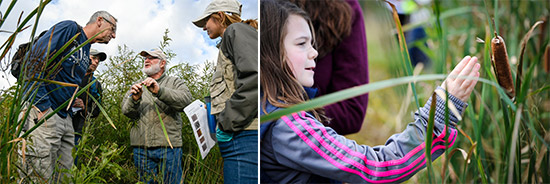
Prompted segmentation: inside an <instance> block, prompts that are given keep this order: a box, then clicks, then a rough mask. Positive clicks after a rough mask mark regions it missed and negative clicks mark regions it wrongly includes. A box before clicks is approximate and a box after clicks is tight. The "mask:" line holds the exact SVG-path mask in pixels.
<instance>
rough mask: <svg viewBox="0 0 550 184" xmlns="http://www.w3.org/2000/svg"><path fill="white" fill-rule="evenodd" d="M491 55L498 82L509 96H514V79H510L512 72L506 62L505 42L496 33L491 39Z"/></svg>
mask: <svg viewBox="0 0 550 184" xmlns="http://www.w3.org/2000/svg"><path fill="white" fill-rule="evenodd" d="M491 49H492V53H493V54H492V56H491V60H492V62H493V66H494V67H495V73H496V75H497V80H498V84H500V86H502V87H503V88H504V89H505V90H506V93H507V94H508V96H509V97H510V98H513V97H514V96H516V93H515V91H514V81H512V72H511V71H510V64H509V63H508V53H507V52H506V44H505V43H504V39H502V37H500V36H498V35H496V36H495V37H494V38H493V39H492V40H491Z"/></svg>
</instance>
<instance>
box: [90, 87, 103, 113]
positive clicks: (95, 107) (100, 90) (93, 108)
mask: <svg viewBox="0 0 550 184" xmlns="http://www.w3.org/2000/svg"><path fill="white" fill-rule="evenodd" d="M95 85H96V88H97V96H94V98H95V99H96V100H97V101H98V102H99V103H101V97H102V96H103V88H102V87H101V83H100V82H99V80H97V79H96V83H95ZM90 100H91V99H90ZM91 102H92V103H90V105H91V106H89V107H88V110H89V111H88V113H91V114H92V118H95V117H97V116H99V113H100V112H101V110H100V109H99V106H98V104H96V103H95V102H93V101H91Z"/></svg>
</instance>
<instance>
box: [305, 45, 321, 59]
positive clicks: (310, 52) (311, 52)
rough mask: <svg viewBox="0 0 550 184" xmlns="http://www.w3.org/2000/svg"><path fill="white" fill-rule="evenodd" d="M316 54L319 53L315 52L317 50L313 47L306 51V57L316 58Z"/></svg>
mask: <svg viewBox="0 0 550 184" xmlns="http://www.w3.org/2000/svg"><path fill="white" fill-rule="evenodd" d="M318 55H319V52H317V50H315V49H314V48H313V47H311V51H309V53H308V58H309V59H315V58H317V56H318Z"/></svg>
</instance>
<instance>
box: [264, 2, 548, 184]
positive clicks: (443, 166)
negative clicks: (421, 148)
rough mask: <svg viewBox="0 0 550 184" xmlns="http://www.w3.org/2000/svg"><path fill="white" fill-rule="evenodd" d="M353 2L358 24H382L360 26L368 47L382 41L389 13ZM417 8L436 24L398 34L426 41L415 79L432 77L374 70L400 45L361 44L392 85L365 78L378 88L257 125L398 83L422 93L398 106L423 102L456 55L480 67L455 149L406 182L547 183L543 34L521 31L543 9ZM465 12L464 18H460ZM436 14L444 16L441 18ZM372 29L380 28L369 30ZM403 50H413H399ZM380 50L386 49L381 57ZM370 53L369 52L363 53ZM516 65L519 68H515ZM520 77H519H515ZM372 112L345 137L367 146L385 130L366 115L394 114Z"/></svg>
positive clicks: (322, 100) (495, 5)
mask: <svg viewBox="0 0 550 184" xmlns="http://www.w3.org/2000/svg"><path fill="white" fill-rule="evenodd" d="M361 3H362V5H363V11H364V12H365V14H366V19H365V20H367V21H369V20H382V21H378V22H376V21H374V23H376V25H373V24H370V25H369V23H373V22H368V23H367V24H366V25H367V27H366V28H367V34H369V32H375V33H378V35H376V34H374V35H375V36H372V35H369V36H367V38H369V42H371V41H373V40H374V41H375V42H376V39H377V38H388V36H387V35H386V34H387V33H388V32H389V31H388V30H382V31H380V29H382V28H387V25H394V24H395V22H396V21H394V20H392V19H391V17H393V14H392V13H391V12H390V11H380V10H379V9H386V7H385V5H384V4H385V2H383V1H377V2H371V1H366V2H361ZM425 8H429V9H430V10H432V11H433V12H434V13H433V14H432V16H435V17H436V18H432V19H429V20H431V21H426V22H423V23H421V24H412V25H403V28H406V29H411V28H413V27H417V26H424V27H425V28H426V32H427V34H428V38H427V39H425V40H423V41H426V42H427V43H428V47H427V48H426V49H423V51H424V52H426V54H427V55H428V56H429V57H430V59H431V61H432V62H433V65H432V66H433V67H432V68H428V69H426V70H424V71H423V72H424V73H432V72H435V73H436V74H428V75H426V74H423V75H419V76H417V77H411V76H409V74H408V73H407V72H405V73H404V74H403V73H399V72H395V71H396V70H403V69H404V68H405V69H406V68H408V66H407V65H409V64H408V63H403V62H402V61H403V60H402V59H400V58H397V59H391V57H386V58H390V62H389V64H386V65H382V64H380V63H382V62H385V63H388V62H387V61H377V60H376V59H380V58H383V57H382V56H380V55H383V56H385V55H399V54H400V53H401V52H403V47H402V46H403V43H399V42H398V41H397V39H395V38H394V40H393V41H392V40H388V39H386V40H383V41H381V42H380V43H382V44H384V42H389V44H387V45H374V46H371V44H370V43H369V59H370V60H369V62H370V65H371V66H372V65H376V66H380V67H384V68H383V69H385V70H386V71H387V72H388V73H392V74H394V75H393V78H392V79H386V78H377V77H376V76H374V77H373V75H371V77H372V78H371V79H373V80H376V79H378V80H380V81H376V82H372V83H370V84H367V85H363V86H359V87H355V88H353V89H348V90H344V91H340V92H336V93H333V94H328V95H325V96H323V97H319V98H317V99H314V100H311V101H309V102H306V103H302V104H297V105H295V106H293V107H289V108H287V109H284V110H281V111H277V112H274V113H272V114H269V115H267V116H263V117H261V120H262V121H267V120H271V119H277V118H279V117H280V116H282V115H284V114H288V113H291V112H297V111H301V110H308V109H313V108H315V107H322V106H325V105H328V104H331V103H334V102H337V101H339V100H343V99H347V98H351V97H353V96H357V95H361V94H364V93H371V94H370V95H369V96H370V97H371V99H372V98H373V97H374V98H376V96H380V95H376V94H377V91H378V90H384V91H386V92H387V91H388V90H385V89H386V88H395V87H397V86H404V85H402V84H406V83H409V82H416V84H417V86H422V87H419V88H417V89H416V90H418V100H415V101H414V102H413V101H407V102H408V103H407V104H406V106H409V104H416V103H424V102H425V101H424V99H427V98H428V97H429V96H431V95H432V94H433V93H432V91H433V87H430V86H434V84H435V85H437V84H438V83H439V82H440V81H441V79H443V78H444V77H445V73H446V71H450V69H452V68H453V67H454V66H455V65H456V64H457V62H458V61H459V58H462V57H463V56H464V55H474V56H477V57H478V58H480V62H481V65H482V70H481V71H480V73H481V76H480V82H479V83H478V85H477V86H476V88H475V90H474V92H473V93H472V96H471V98H470V100H469V101H468V104H469V106H468V108H467V109H466V111H465V114H464V116H463V120H462V121H461V122H460V123H459V125H458V127H457V128H458V129H459V132H461V134H460V135H459V137H458V138H457V141H456V143H455V146H454V147H453V148H451V149H450V150H448V152H447V153H446V154H445V155H444V156H442V158H441V159H440V160H444V161H435V162H434V163H433V170H434V171H435V172H436V173H439V174H435V175H434V174H432V172H431V171H429V170H431V169H430V167H432V166H428V169H425V170H423V171H421V172H419V173H418V174H417V175H416V176H415V177H413V178H412V179H411V180H410V181H411V182H412V183H418V182H420V183H428V182H430V183H472V182H473V183H505V182H508V183H549V182H550V164H549V163H550V154H549V152H548V149H549V148H550V146H549V145H550V133H549V132H550V124H549V123H548V122H550V91H549V89H550V87H549V85H548V83H547V81H548V80H549V74H548V73H546V72H545V71H544V70H543V67H542V66H543V64H544V63H543V62H542V59H543V56H544V55H543V54H544V52H545V49H546V47H547V46H548V42H549V38H548V36H547V35H548V33H547V31H546V32H543V31H542V30H549V29H548V24H540V25H538V26H539V27H538V28H534V29H533V31H532V34H531V35H529V33H528V32H529V30H530V28H531V27H534V25H535V23H536V22H537V21H539V20H541V19H542V18H541V17H548V15H549V14H550V13H549V10H550V2H547V1H497V0H495V1H486V2H483V1H437V0H436V1H434V2H432V4H431V5H430V6H427V7H425ZM465 8H466V9H469V11H463V9H465ZM372 12H376V13H372ZM457 12H458V13H457ZM438 15H439V16H438ZM442 15H450V16H445V17H443V16H442ZM492 18H494V20H495V26H494V28H493V26H492V25H491V24H492V23H491V22H492V21H491V19H492ZM546 20H548V19H546ZM472 25H474V26H472ZM377 27H381V28H380V29H376V28H377ZM399 27H400V25H397V26H394V27H393V28H395V30H396V33H397V35H401V34H402V31H401V28H399ZM539 28H540V29H539ZM495 31H496V32H497V33H498V34H499V35H502V37H503V38H504V40H505V41H506V45H507V46H508V48H507V51H508V56H509V61H510V63H509V64H510V66H511V69H512V71H511V74H512V78H513V79H515V81H514V84H515V85H516V86H517V90H516V97H515V99H511V98H510V97H508V95H507V94H506V92H505V91H504V90H503V88H502V87H501V86H500V85H498V84H497V78H496V76H495V74H494V69H493V67H492V64H491V59H490V58H491V55H492V53H491V38H492V36H493V35H494V34H493V33H494V32H495ZM371 34H372V33H371ZM538 35H546V36H542V37H541V36H538ZM394 36H395V35H394ZM537 36H538V37H537ZM395 37H399V36H395ZM476 38H477V39H476ZM482 38H483V39H482ZM535 38H538V39H535ZM476 40H478V41H476ZM523 40H524V41H523ZM479 42H481V43H479ZM522 42H524V44H522ZM410 44H414V43H407V44H405V45H410ZM415 45H420V44H415ZM522 45H524V46H522ZM380 48H391V49H390V50H383V49H382V50H381V49H380ZM438 48H439V49H438ZM371 49H372V50H376V52H374V53H373V52H370V51H371ZM443 49H445V50H443ZM520 54H521V55H520ZM520 57H521V59H520ZM373 58H374V59H373ZM522 61H523V64H520V62H522ZM518 67H519V68H518ZM372 68H373V67H371V69H372ZM376 70H378V69H376ZM522 70H523V71H526V72H521V71H522ZM376 72H378V73H380V72H379V71H373V70H371V74H372V73H376ZM395 74H397V75H395ZM434 81H435V82H434ZM519 81H521V83H520V82H519ZM413 90H414V89H413ZM373 93H375V95H373ZM391 94H394V95H395V97H390V98H389V99H388V98H385V99H387V100H389V101H392V99H391V98H396V99H397V100H395V101H394V102H399V99H402V98H404V99H409V98H408V97H404V96H403V95H406V94H404V93H399V92H395V91H394V92H392V93H391ZM386 96H388V95H386ZM390 96H391V95H390ZM373 101H376V99H372V100H370V102H371V103H372V102H373ZM372 105H373V104H370V105H369V106H370V107H369V109H371V110H369V112H367V118H366V122H368V124H367V125H365V126H363V127H364V128H363V130H362V131H361V132H360V133H358V134H356V135H351V136H348V137H351V138H353V139H356V140H359V142H372V141H368V140H369V139H373V138H372V137H371V136H369V135H373V133H371V132H372V131H371V130H369V129H376V128H373V127H391V125H390V126H388V125H386V124H383V125H378V124H375V125H371V123H373V122H376V121H381V122H386V121H387V120H388V118H387V117H383V118H381V119H375V120H369V117H370V116H369V114H370V115H372V116H371V117H374V118H376V117H377V116H375V114H377V113H381V114H384V113H385V111H390V112H395V110H396V109H390V110H386V108H384V106H386V105H387V106H391V104H389V102H387V101H384V103H382V104H374V105H380V106H372ZM413 106H414V105H413ZM415 108H416V107H415ZM372 109H374V110H372ZM411 110H414V109H411ZM390 114H391V113H390ZM404 121H407V119H404ZM397 123H406V122H397ZM376 131H378V132H387V134H386V135H385V136H384V135H379V134H377V135H376V137H386V138H387V137H389V136H390V135H391V134H393V133H396V132H400V131H401V130H390V131H388V130H380V129H376ZM366 132H369V133H366ZM379 141H380V140H379ZM382 141H383V140H382ZM379 143H380V142H379ZM381 143H383V142H381ZM457 153H459V154H457Z"/></svg>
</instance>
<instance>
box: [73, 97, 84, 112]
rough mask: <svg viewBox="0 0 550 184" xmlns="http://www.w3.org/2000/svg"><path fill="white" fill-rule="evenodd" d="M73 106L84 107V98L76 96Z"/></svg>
mask: <svg viewBox="0 0 550 184" xmlns="http://www.w3.org/2000/svg"><path fill="white" fill-rule="evenodd" d="M72 107H78V108H82V109H83V108H84V101H82V99H80V98H76V99H75V100H74V102H73V106H72Z"/></svg>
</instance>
